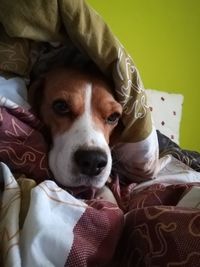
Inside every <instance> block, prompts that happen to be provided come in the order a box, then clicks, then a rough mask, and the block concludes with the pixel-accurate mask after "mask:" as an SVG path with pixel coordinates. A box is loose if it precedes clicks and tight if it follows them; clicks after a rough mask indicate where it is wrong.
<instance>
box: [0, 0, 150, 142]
mask: <svg viewBox="0 0 200 267" xmlns="http://www.w3.org/2000/svg"><path fill="white" fill-rule="evenodd" d="M0 36H1V37H0V71H1V72H2V73H4V74H5V73H6V75H16V74H17V75H20V76H25V77H27V76H29V74H30V71H31V69H32V63H33V62H32V57H31V55H32V53H34V52H33V51H34V50H33V47H35V46H37V45H38V44H39V43H40V44H41V43H44V42H46V43H52V44H54V45H55V43H61V44H63V45H67V47H68V44H69V41H70V42H71V41H72V43H73V44H74V45H75V46H76V47H77V48H78V49H79V50H80V51H81V52H82V54H83V55H85V56H86V57H88V58H90V59H91V60H92V61H93V62H95V63H96V65H97V66H98V67H99V68H100V69H101V71H102V72H103V73H104V74H105V75H106V76H109V77H112V78H113V81H114V83H115V92H114V94H115V95H116V96H117V99H118V101H119V102H120V103H121V105H122V106H123V111H124V112H123V118H122V120H123V123H124V125H125V129H124V131H123V133H122V134H121V138H122V141H126V142H137V141H140V140H144V139H145V138H146V137H147V136H148V135H149V134H150V133H151V131H152V128H151V119H150V112H149V109H148V107H147V105H146V96H145V92H144V88H143V84H142V81H141V79H140V75H139V72H138V70H137V68H136V66H135V65H134V63H133V60H132V58H131V57H130V55H129V54H128V53H127V52H126V51H125V49H124V47H123V45H122V44H121V43H120V42H119V41H118V40H117V38H116V37H115V36H114V35H113V34H112V32H111V30H110V29H109V27H108V26H107V25H106V24H105V23H104V22H103V20H102V18H101V17H100V16H99V15H98V14H97V13H96V12H95V11H94V10H93V9H92V8H90V7H89V6H88V5H87V4H86V3H85V1H83V0H80V1H74V0H45V1H41V0H37V1H34V3H32V2H28V1H24V0H20V1H18V2H17V4H13V1H12V0H2V1H1V2H0ZM11 37H12V38H11ZM40 51H41V50H40ZM39 53H40V52H39Z"/></svg>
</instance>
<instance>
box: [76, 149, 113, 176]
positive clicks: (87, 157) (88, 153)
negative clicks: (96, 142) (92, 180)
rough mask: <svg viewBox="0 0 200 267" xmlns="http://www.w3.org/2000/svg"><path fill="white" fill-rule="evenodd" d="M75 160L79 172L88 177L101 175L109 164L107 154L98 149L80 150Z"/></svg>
mask: <svg viewBox="0 0 200 267" xmlns="http://www.w3.org/2000/svg"><path fill="white" fill-rule="evenodd" d="M74 160H75V162H76V164H77V166H78V168H79V171H80V172H81V173H82V174H85V175H88V176H96V175H98V174H100V172H101V171H102V170H103V169H104V168H105V166H106V165H107V162H108V159H107V155H106V153H105V152H103V151H101V150H98V149H95V150H93V149H92V150H84V149H78V150H77V151H76V152H75V154H74Z"/></svg>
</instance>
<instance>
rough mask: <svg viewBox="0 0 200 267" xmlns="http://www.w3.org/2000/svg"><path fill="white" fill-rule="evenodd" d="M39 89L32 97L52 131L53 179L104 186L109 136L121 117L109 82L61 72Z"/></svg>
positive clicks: (70, 71)
mask: <svg viewBox="0 0 200 267" xmlns="http://www.w3.org/2000/svg"><path fill="white" fill-rule="evenodd" d="M36 87H37V93H36V94H35V97H34V98H33V99H34V103H35V104H38V107H37V109H38V112H39V115H40V118H41V119H42V120H43V122H44V123H45V125H46V126H47V127H48V128H49V130H50V134H51V139H52V145H51V149H50V152H49V166H50V169H51V171H52V172H53V174H54V176H55V179H56V180H57V181H58V182H59V183H61V184H62V185H64V186H70V187H77V186H91V187H96V188H100V187H102V186H103V185H104V184H105V182H106V180H107V179H108V177H109V175H110V171H111V165H112V159H111V152H110V149H109V138H110V135H111V133H112V131H113V129H114V128H115V126H116V125H117V123H118V120H119V118H120V116H121V113H122V107H121V105H120V104H119V103H118V102H117V101H116V100H115V99H114V97H113V95H112V94H111V88H110V85H109V83H107V82H106V80H105V79H103V76H101V75H93V74H91V75H90V74H87V73H84V72H82V71H79V70H77V69H64V68H62V69H57V70H56V71H55V70H54V71H50V72H49V73H47V74H46V75H45V76H44V77H43V78H42V80H41V81H40V82H39V86H38V85H37V86H36ZM38 93H39V94H40V95H39V96H38ZM37 97H39V99H38V98H37ZM36 98H37V99H36ZM33 106H34V104H33Z"/></svg>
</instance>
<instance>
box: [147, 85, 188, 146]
mask: <svg viewBox="0 0 200 267" xmlns="http://www.w3.org/2000/svg"><path fill="white" fill-rule="evenodd" d="M146 93H147V103H148V105H149V108H150V111H151V112H152V119H153V122H154V125H155V127H156V129H157V130H159V131H160V132H161V133H163V134H164V135H166V136H167V137H169V138H170V139H171V140H172V141H173V142H175V143H177V144H179V130H180V122H181V114H182V105H183V95H181V94H171V93H167V92H162V91H157V90H152V89H147V90H146Z"/></svg>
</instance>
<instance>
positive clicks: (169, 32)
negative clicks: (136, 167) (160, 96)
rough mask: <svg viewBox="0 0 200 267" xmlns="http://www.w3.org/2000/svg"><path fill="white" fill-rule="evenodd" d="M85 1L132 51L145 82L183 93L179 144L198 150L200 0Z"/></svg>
mask: <svg viewBox="0 0 200 267" xmlns="http://www.w3.org/2000/svg"><path fill="white" fill-rule="evenodd" d="M87 2H88V3H89V4H90V5H91V6H92V7H93V8H94V9H95V10H96V11H97V12H98V13H99V14H100V15H101V16H102V17H103V18H104V20H105V21H106V22H107V23H108V24H109V26H110V27H111V29H112V31H113V32H114V33H115V35H116V36H117V37H118V39H119V40H120V41H121V42H122V44H123V45H124V46H125V47H126V49H127V51H128V52H129V53H130V55H131V56H132V57H133V59H134V62H135V64H136V65H137V67H138V69H139V71H140V74H141V77H142V80H143V82H144V85H145V87H146V88H152V89H159V90H164V91H168V92H176V93H181V94H183V95H184V106H183V116H182V122H181V134H180V145H181V146H182V147H183V148H187V149H191V150H197V151H199V152H200V142H199V139H200V119H199V116H200V99H199V98H200V93H199V90H200V1H199V0H190V1H189V0H124V1H120V0H88V1H87Z"/></svg>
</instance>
